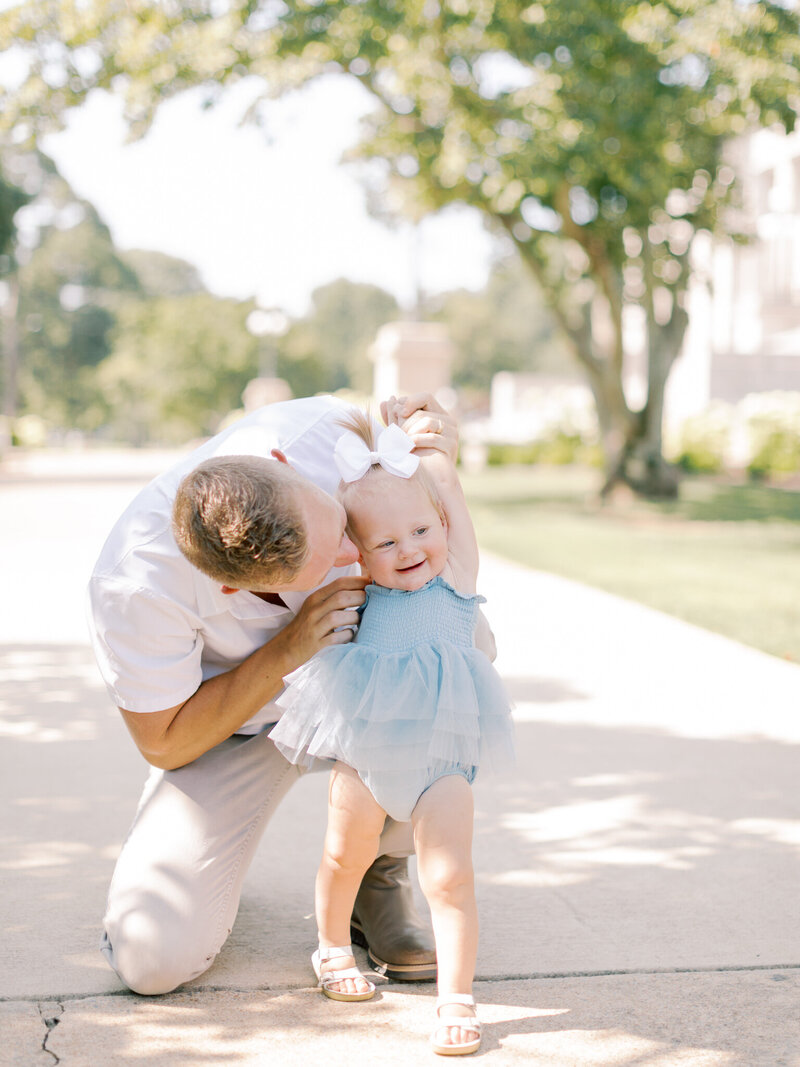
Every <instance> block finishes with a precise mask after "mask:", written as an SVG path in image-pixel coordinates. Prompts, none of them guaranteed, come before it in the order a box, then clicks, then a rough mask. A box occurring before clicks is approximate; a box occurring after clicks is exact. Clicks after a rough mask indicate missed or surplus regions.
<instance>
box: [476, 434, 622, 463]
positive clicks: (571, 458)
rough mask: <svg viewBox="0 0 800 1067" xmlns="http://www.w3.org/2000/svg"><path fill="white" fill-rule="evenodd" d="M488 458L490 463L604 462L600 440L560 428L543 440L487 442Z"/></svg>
mask: <svg viewBox="0 0 800 1067" xmlns="http://www.w3.org/2000/svg"><path fill="white" fill-rule="evenodd" d="M486 462H487V464H488V465H489V466H490V467H505V466H514V465H519V464H522V465H526V466H530V465H533V464H535V463H541V464H544V465H549V466H553V467H566V466H569V465H571V464H573V463H579V464H582V465H584V466H588V467H597V466H601V465H602V453H601V451H600V449H599V448H598V446H597V445H596V444H594V443H592V442H588V441H585V440H584V439H583V438H582V437H581V436H580V434H575V433H564V432H563V431H562V430H557V431H555V432H553V433H551V434H549V435H548V436H547V437H545V438H543V439H542V440H540V441H528V442H526V443H525V444H510V443H502V442H496V441H495V442H492V443H491V444H489V445H488V446H487V451H486Z"/></svg>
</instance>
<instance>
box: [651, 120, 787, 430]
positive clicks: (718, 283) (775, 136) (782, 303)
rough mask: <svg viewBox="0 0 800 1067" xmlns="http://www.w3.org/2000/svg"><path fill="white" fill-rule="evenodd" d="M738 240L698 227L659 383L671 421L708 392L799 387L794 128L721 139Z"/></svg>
mask: <svg viewBox="0 0 800 1067" xmlns="http://www.w3.org/2000/svg"><path fill="white" fill-rule="evenodd" d="M729 163H730V166H731V167H732V169H733V171H734V172H735V174H736V177H737V180H738V183H739V192H740V206H739V207H738V208H737V210H736V212H735V215H734V217H733V219H732V222H733V223H734V227H735V228H736V229H737V230H740V231H741V232H743V233H745V234H746V235H747V236H748V237H749V240H748V241H747V242H735V241H733V240H731V239H719V238H717V239H715V240H713V241H712V240H711V238H710V237H709V236H708V235H703V234H701V235H699V236H698V237H697V238H696V239H695V243H694V247H693V261H694V278H693V281H692V285H691V287H690V292H689V312H690V322H689V328H688V330H687V335H686V340H685V343H684V347H683V352H682V355H681V357H680V359H679V360H678V361H677V362H676V364H675V367H674V369H673V372H672V375H671V377H670V381H669V384H668V390H667V417H668V419H669V420H670V421H673V422H674V421H676V420H678V419H680V418H682V417H685V416H686V415H690V414H694V413H695V412H698V411H702V410H704V409H705V408H706V407H707V406H708V404H709V403H710V402H711V401H713V400H724V401H727V402H729V403H735V402H737V401H738V400H741V399H742V397H744V396H747V395H748V394H751V393H763V392H771V391H775V390H783V391H800V132H795V133H792V134H785V133H783V132H782V131H778V130H757V131H755V132H753V133H751V134H748V135H747V136H745V137H742V138H739V139H737V140H736V141H735V142H733V143H732V144H731V145H730V148H729Z"/></svg>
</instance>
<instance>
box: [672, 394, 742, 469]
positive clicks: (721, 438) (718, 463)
mask: <svg viewBox="0 0 800 1067" xmlns="http://www.w3.org/2000/svg"><path fill="white" fill-rule="evenodd" d="M731 421H732V412H731V409H730V407H729V405H728V404H723V403H721V402H718V403H714V404H711V406H710V407H709V408H707V410H706V411H703V412H701V413H700V414H698V415H690V416H689V418H687V419H686V420H685V421H684V422H683V425H682V426H681V428H680V430H679V431H678V437H677V442H676V444H675V446H674V447H675V451H676V455H675V458H674V462H675V463H676V464H677V466H679V467H681V468H682V469H683V470H685V471H690V472H691V473H698V474H699V473H707V474H712V473H716V472H717V471H720V470H722V468H723V467H724V465H725V454H726V452H727V449H728V443H729V440H730V431H731Z"/></svg>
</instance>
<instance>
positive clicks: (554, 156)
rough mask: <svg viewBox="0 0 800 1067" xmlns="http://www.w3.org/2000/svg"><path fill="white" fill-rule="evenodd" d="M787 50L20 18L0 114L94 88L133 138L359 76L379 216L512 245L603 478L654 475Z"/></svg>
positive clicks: (768, 10)
mask: <svg viewBox="0 0 800 1067" xmlns="http://www.w3.org/2000/svg"><path fill="white" fill-rule="evenodd" d="M798 30H800V14H799V13H798V10H797V8H796V5H792V4H786V3H769V2H766V0H763V2H752V3H742V2H740V0H681V2H680V3H657V4H649V3H635V4H632V3H629V2H627V0H537V2H534V3H531V2H530V0H439V2H438V3H433V4H431V3H430V2H428V0H403V2H402V3H401V2H399V0H389V2H387V0H361V2H359V3H353V2H352V0H327V2H325V3H320V2H319V0H298V2H296V3H291V4H272V3H270V2H268V0H261V2H259V0H227V2H226V3H225V4H219V3H216V2H215V0H174V2H172V3H169V4H154V3H152V0H130V2H128V3H125V4H121V3H119V2H117V0H88V2H87V0H29V2H27V3H23V4H20V5H18V6H16V7H14V8H11V9H10V10H7V11H4V12H2V13H0V48H2V47H4V46H5V47H11V46H12V45H14V46H15V47H16V48H17V50H18V52H19V51H23V52H25V53H26V54H27V56H28V59H29V71H28V76H27V78H26V79H25V80H24V81H23V83H22V84H21V85H20V86H19V87H17V88H16V89H15V90H13V91H10V92H8V93H6V94H5V98H3V99H0V114H2V116H3V119H2V121H3V122H4V123H5V124H6V125H7V127H9V128H10V127H11V126H16V127H17V134H18V136H20V135H22V134H23V133H24V132H25V130H26V129H27V130H28V131H29V132H31V133H36V132H41V131H43V130H47V129H52V128H54V127H57V126H59V125H60V124H61V123H63V116H64V112H65V110H66V109H67V108H69V107H71V106H73V105H75V104H76V103H79V102H80V101H81V100H82V99H84V98H85V96H86V95H87V94H88V93H89V92H90V91H92V89H94V88H98V87H99V88H106V89H113V91H115V92H119V93H122V94H123V95H124V97H125V104H126V113H127V116H128V120H129V122H130V124H131V128H132V129H133V131H134V132H137V133H138V132H141V131H142V130H144V129H145V128H146V127H147V125H148V123H149V122H150V121H151V119H152V116H153V114H154V112H155V110H156V109H157V107H158V106H159V104H160V103H161V102H162V101H163V100H164V99H166V98H168V97H169V96H171V95H174V94H175V93H178V92H181V91H183V90H185V89H187V88H189V87H197V86H202V87H203V88H204V89H205V90H206V91H207V93H208V99H209V102H213V100H214V99H215V97H216V96H217V95H218V94H219V93H220V92H221V91H222V89H223V88H224V86H226V85H228V84H231V83H233V82H235V81H238V80H239V79H241V78H242V77H244V76H246V75H257V76H259V77H261V78H263V80H264V82H265V87H266V90H265V91H266V92H267V93H270V94H278V93H281V92H283V91H285V90H287V89H291V88H293V87H296V86H298V85H301V84H303V83H304V82H307V81H309V80H310V79H312V78H316V77H319V76H321V75H331V74H334V73H337V72H338V73H340V74H343V75H347V76H350V77H354V78H357V79H358V80H359V81H360V82H361V84H362V85H364V86H365V88H366V89H367V90H368V91H369V92H370V93H372V95H373V97H374V99H375V101H376V105H377V109H376V112H375V114H374V116H373V119H372V121H371V123H370V125H369V126H368V128H367V130H366V136H365V140H364V142H363V144H362V145H361V154H362V155H363V156H366V157H373V158H378V159H380V160H382V161H384V162H385V164H386V165H387V168H388V177H389V183H390V199H391V204H392V205H394V207H395V209H399V210H401V211H403V212H405V213H407V214H409V215H410V216H412V217H415V218H418V217H420V215H422V214H424V213H425V212H428V211H436V210H438V209H440V208H443V207H445V206H447V205H450V204H452V203H456V202H458V203H465V204H469V205H471V206H473V207H475V208H477V209H478V210H480V211H481V212H483V213H484V214H485V215H486V216H487V218H488V219H490V220H491V223H492V225H494V226H495V228H497V229H498V230H499V231H501V232H503V233H505V234H506V235H507V236H508V238H509V239H510V240H511V241H512V242H513V243H514V245H515V246H516V248H517V250H518V251H519V254H520V256H521V258H522V260H523V261H524V262H525V264H526V265H527V267H528V268H529V269H530V270H531V271H532V272H533V273H534V275H535V276H536V278H537V279H538V283H539V285H540V287H541V290H542V292H543V293H544V296H545V298H546V300H547V303H548V304H549V306H550V308H551V309H552V312H553V314H554V315H555V317H556V319H557V321H558V324H559V328H560V330H561V332H562V333H563V335H564V337H565V339H566V341H567V343H568V345H569V348H570V350H571V352H572V354H573V355H574V356H575V357H576V358H577V360H579V362H580V363H581V364H582V365H583V367H584V368H585V370H586V373H587V376H588V379H589V382H590V384H591V386H592V389H593V391H594V394H595V397H596V400H597V407H598V414H599V417H600V421H601V429H602V432H603V437H604V441H605V443H606V447H607V449H608V450H609V469H610V470H615V471H617V472H620V473H624V469H623V468H624V462H623V463H622V464H620V462H619V461H620V459H622V460H623V461H624V458H625V457H626V456H628V455H630V456H637V457H638V460H637V461H638V462H640V463H641V460H642V447H643V446H647V447H648V448H650V449H651V450H655V451H654V453H653V455H651V456H649V457H647V462H646V463H645V467H646V468H647V469H648V470H653V471H657V468H658V462H656V461H660V460H661V456H660V438H659V427H660V421H661V414H662V406H663V383H664V381H665V380H666V378H667V376H668V374H669V370H670V367H671V365H672V363H673V361H674V359H675V358H676V356H677V353H678V351H679V349H680V345H681V342H682V339H683V334H684V330H685V325H686V320H687V317H686V311H685V307H684V303H685V293H686V286H687V281H688V276H689V261H688V252H689V247H690V244H691V240H692V237H693V235H694V233H695V232H696V231H697V229H698V228H707V229H711V230H715V229H717V228H719V226H720V225H721V220H722V219H723V218H726V219H730V217H731V216H730V214H727V215H726V214H725V213H724V211H725V208H726V207H727V206H728V205H729V204H731V203H732V202H733V201H734V200H735V186H734V184H733V182H732V179H733V173H732V171H731V170H730V168H729V167H728V166H727V165H726V164H725V162H724V160H723V158H722V148H723V145H724V143H725V141H726V139H727V138H729V137H731V136H735V135H737V134H740V133H743V132H744V131H745V130H747V129H749V128H752V127H753V126H754V125H756V124H762V125H770V124H773V123H776V122H778V123H782V124H783V125H784V126H785V127H786V128H787V129H792V128H793V125H794V122H795V107H796V101H797V96H798V90H799V88H800V33H799V32H798ZM254 110H255V112H257V111H258V108H257V106H256V107H255V109H254ZM626 303H640V304H641V305H642V307H643V308H644V310H645V323H646V326H645V330H646V347H647V357H648V366H649V367H650V374H651V383H650V384H651V388H650V391H649V395H648V398H647V403H646V405H645V408H644V411H643V412H641V413H639V412H633V411H631V410H630V409H629V407H628V405H627V402H626V399H625V394H624V391H623V388H622V380H621V377H622V365H623V357H624V343H625V339H624V335H623V328H622V320H623V308H624V306H625V304H626ZM601 320H602V321H603V323H604V326H603V328H602V329H597V323H598V322H600V321H601ZM300 347H301V349H302V348H303V346H302V345H300ZM311 358H312V357H311V356H310V354H309V350H308V346H306V347H305V352H304V354H302V355H300V356H298V357H297V359H298V367H300V366H302V367H304V368H305V369H304V373H305V374H306V375H307V377H309V378H311V377H313V375H314V374H315V373H316V369H315V368H314V367H313V365H312V364H311V363H310V360H311ZM317 369H318V368H317Z"/></svg>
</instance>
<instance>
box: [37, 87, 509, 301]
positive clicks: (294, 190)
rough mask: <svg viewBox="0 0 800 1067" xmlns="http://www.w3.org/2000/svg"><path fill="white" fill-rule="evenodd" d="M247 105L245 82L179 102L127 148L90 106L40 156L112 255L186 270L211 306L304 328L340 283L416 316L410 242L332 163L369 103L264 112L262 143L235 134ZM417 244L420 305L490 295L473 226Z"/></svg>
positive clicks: (287, 103) (294, 102)
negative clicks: (313, 297)
mask: <svg viewBox="0 0 800 1067" xmlns="http://www.w3.org/2000/svg"><path fill="white" fill-rule="evenodd" d="M253 95H254V86H253V84H252V83H248V82H244V83H242V85H241V87H237V88H236V89H235V90H233V91H230V92H229V93H228V94H227V95H226V97H225V98H224V100H223V102H222V103H221V104H220V105H219V106H218V107H216V108H214V109H211V110H207V111H203V110H202V109H201V107H200V102H199V96H198V95H197V94H184V95H183V96H180V97H177V98H176V99H175V100H173V101H170V102H169V103H167V104H165V105H163V106H162V108H161V110H160V111H159V113H158V115H157V118H156V121H155V124H154V126H153V128H152V130H151V131H150V133H149V134H148V135H147V137H146V138H144V139H143V140H142V141H139V142H134V143H132V144H125V137H126V130H125V126H124V123H123V121H122V106H121V102H120V101H119V100H117V99H115V98H113V97H111V96H110V95H108V94H106V93H100V92H97V93H95V94H93V96H92V97H90V99H89V101H88V102H87V103H86V104H85V105H84V106H83V107H82V108H80V109H79V110H76V111H74V112H72V113H71V114H70V116H69V120H68V128H67V130H66V131H65V132H64V133H60V134H57V135H53V136H51V137H50V138H48V139H47V140H46V142H45V144H44V147H45V149H46V150H47V151H48V152H49V153H50V154H51V155H52V156H53V158H54V159H55V161H56V163H57V165H58V167H59V169H60V170H61V171H62V173H63V174H64V176H65V177H66V178H67V180H68V181H69V182H70V184H71V185H72V186H73V188H74V189H75V191H76V193H77V194H78V195H79V196H82V197H84V198H85V199H87V200H89V201H90V202H91V203H92V204H94V206H95V207H96V208H97V210H98V211H99V213H100V215H101V217H102V218H103V219H104V220H105V222H106V223H107V224H108V226H109V227H110V229H111V232H112V235H113V237H114V240H115V242H116V243H117V244H118V246H119V247H120V248H148V249H155V250H158V251H161V252H166V253H169V254H170V255H174V256H180V257H181V258H182V259H186V260H188V261H189V262H191V263H193V264H194V265H195V266H196V267H197V268H198V269H199V270H200V273H201V274H202V277H203V280H204V282H205V284H206V285H207V286H208V287H209V288H210V289H211V290H212V291H213V292H215V293H218V294H219V295H224V296H236V297H239V298H247V297H251V296H256V297H257V299H258V300H259V301H260V302H261V303H262V304H263V305H265V306H268V307H280V308H282V309H284V310H285V311H287V312H288V313H289V314H291V315H301V314H303V313H304V312H305V310H306V308H307V305H308V298H309V295H310V293H311V291H312V290H313V289H314V288H316V287H317V286H319V285H324V284H325V283H326V282H329V281H333V280H334V279H335V278H339V277H347V278H350V279H352V280H353V281H367V282H372V283H374V284H376V285H380V286H382V287H384V288H385V289H388V290H389V291H390V292H392V293H394V294H395V296H396V297H397V298H398V300H399V301H400V302H401V303H403V304H405V305H407V306H410V305H411V303H412V300H413V292H414V284H413V265H412V264H413V246H414V239H413V237H412V229H411V227H410V226H408V225H404V226H401V227H400V228H399V229H396V230H392V229H389V228H388V227H387V226H385V225H384V224H382V223H380V222H377V221H376V220H374V219H371V218H370V217H369V216H368V214H367V210H366V196H365V192H364V189H363V187H362V186H361V184H360V183H359V179H358V176H357V173H356V171H355V169H354V168H352V167H349V166H348V165H346V164H342V163H341V162H340V159H341V156H342V153H343V152H344V151H345V150H346V149H347V148H348V147H350V146H351V145H353V144H355V143H356V141H357V139H358V121H359V116H360V115H361V114H363V113H364V112H365V111H366V110H367V109H368V107H369V98H368V95H367V93H366V90H364V89H363V88H362V87H361V86H359V85H358V84H357V83H355V82H353V81H351V80H349V79H347V78H344V77H331V78H326V79H324V80H323V81H320V82H317V83H315V84H312V85H311V86H309V87H307V88H306V89H304V90H302V91H300V92H297V93H294V94H292V95H291V96H290V97H286V98H284V99H281V100H278V101H275V102H271V103H270V104H269V105H267V111H266V114H267V117H268V128H267V129H263V128H262V129H259V128H257V127H254V126H244V127H242V126H241V125H239V119H240V117H241V115H242V114H243V112H244V110H245V107H246V105H247V103H248V102H249V101H250V100H251V99H252V97H253ZM418 243H419V249H420V253H419V261H420V276H421V281H422V285H423V288H424V289H425V290H426V291H428V292H441V291H444V290H447V289H453V288H458V287H462V286H463V287H466V288H474V289H478V288H481V287H482V286H483V284H484V283H485V281H486V276H487V273H488V269H489V264H490V260H491V257H492V252H493V249H494V248H495V242H494V241H493V239H492V238H491V237H490V236H489V234H488V233H487V232H486V231H485V230H484V228H483V226H482V224H481V221H480V219H479V216H478V215H477V213H476V212H473V211H470V210H468V209H459V208H453V209H450V210H449V211H447V212H445V213H444V214H443V215H440V216H439V217H437V218H435V219H428V220H426V221H425V222H424V223H423V224H422V226H421V227H420V233H419V236H418Z"/></svg>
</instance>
